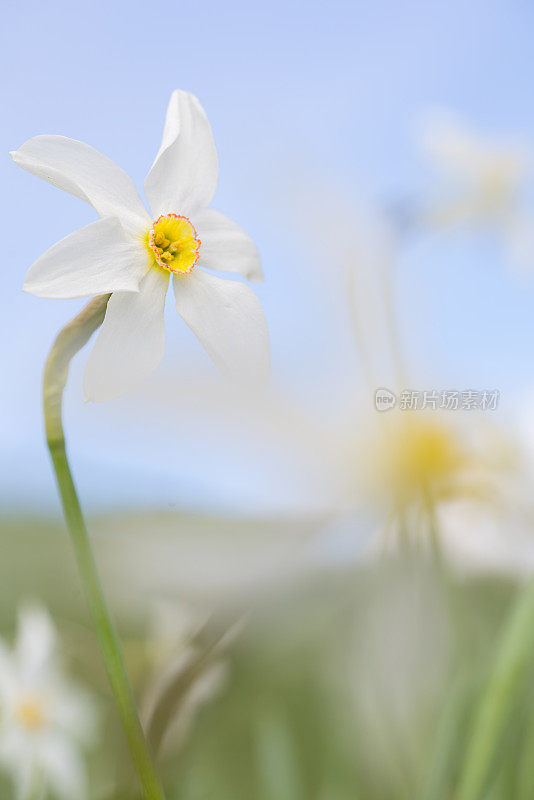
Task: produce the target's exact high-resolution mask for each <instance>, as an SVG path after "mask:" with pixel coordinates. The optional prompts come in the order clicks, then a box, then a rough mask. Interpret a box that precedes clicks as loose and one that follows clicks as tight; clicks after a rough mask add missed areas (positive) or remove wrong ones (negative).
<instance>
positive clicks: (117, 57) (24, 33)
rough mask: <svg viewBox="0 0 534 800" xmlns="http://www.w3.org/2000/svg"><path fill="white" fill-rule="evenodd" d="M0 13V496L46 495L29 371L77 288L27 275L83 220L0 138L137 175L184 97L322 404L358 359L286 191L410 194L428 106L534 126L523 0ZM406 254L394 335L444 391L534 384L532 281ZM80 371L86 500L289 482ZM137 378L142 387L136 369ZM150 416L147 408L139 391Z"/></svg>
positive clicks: (306, 381) (460, 247) (77, 436)
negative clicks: (54, 297) (214, 149)
mask: <svg viewBox="0 0 534 800" xmlns="http://www.w3.org/2000/svg"><path fill="white" fill-rule="evenodd" d="M3 23H4V24H3V26H2V28H3V30H2V33H1V37H2V42H1V47H0V61H1V62H2V63H1V70H0V74H1V75H2V84H3V85H2V92H3V104H2V106H3V109H4V117H3V124H2V126H1V129H0V140H1V143H2V148H1V151H2V152H3V153H4V156H3V157H2V158H0V170H1V172H2V186H3V187H4V191H3V192H2V195H1V197H0V205H1V212H2V213H1V220H2V223H1V224H2V226H3V232H2V241H3V243H4V246H3V249H2V252H3V266H2V275H3V282H2V293H1V300H0V302H1V317H0V318H1V321H2V322H1V329H2V337H1V338H0V360H1V365H2V384H3V385H2V389H3V390H2V393H1V397H0V403H1V409H0V411H1V417H0V436H1V437H2V440H3V447H2V450H3V452H4V453H5V455H6V457H5V459H3V463H2V465H1V466H0V507H6V508H7V507H10V506H12V505H15V506H17V507H28V506H35V507H46V508H49V509H55V508H56V499H55V493H54V487H53V482H52V479H51V476H50V471H49V467H48V463H47V459H46V454H45V452H44V447H43V444H42V438H41V418H40V396H39V391H40V379H41V371H42V365H43V362H44V359H45V357H46V354H47V351H48V349H49V346H50V343H51V341H52V339H53V336H54V335H55V333H56V331H57V330H58V329H59V328H60V327H61V326H62V324H64V322H65V321H66V320H67V319H68V318H69V317H70V316H72V315H73V314H74V313H75V312H76V310H77V309H78V308H79V307H80V306H81V302H80V301H45V300H40V299H37V298H33V297H31V296H29V295H25V294H24V293H22V292H21V290H20V287H21V284H22V281H23V277H24V274H25V271H26V269H27V267H28V266H29V265H30V264H31V263H32V262H33V261H34V260H35V259H36V258H37V257H38V256H39V255H40V254H41V253H42V252H43V251H44V250H45V249H46V248H47V247H49V246H50V245H52V244H53V243H54V242H55V241H57V240H58V239H60V238H61V237H63V236H65V235H67V234H68V233H70V232H71V231H73V230H74V229H76V228H79V227H81V226H83V225H85V224H87V223H88V222H90V221H91V220H92V219H93V218H94V214H93V212H92V209H91V208H89V207H88V206H86V205H85V204H84V203H82V202H81V201H79V200H76V199H75V198H72V197H70V196H69V195H66V194H64V193H61V192H60V191H58V190H55V189H54V188H53V187H51V186H49V185H48V184H46V183H44V182H42V181H39V180H38V179H36V178H34V177H33V176H31V175H29V174H27V173H24V172H23V171H22V170H20V169H18V168H16V167H15V166H14V165H13V164H12V163H11V160H10V158H9V157H8V155H7V152H8V151H9V150H11V149H14V148H16V147H17V146H19V145H20V144H22V142H23V141H25V140H26V139H27V138H29V137H31V136H33V135H36V134H39V133H61V134H64V135H67V136H71V137H73V138H76V139H81V140H83V141H86V142H88V143H90V144H92V145H93V146H95V147H96V148H98V149H100V150H101V151H102V152H104V153H105V154H106V155H108V156H110V157H111V158H113V159H115V160H116V161H117V162H118V163H119V164H120V165H121V166H122V167H124V168H125V169H126V170H127V171H128V172H129V173H130V174H131V175H132V177H133V178H134V180H135V181H136V183H137V185H138V186H142V181H143V178H144V175H145V174H146V171H147V169H148V167H149V166H150V164H151V161H152V159H153V156H154V155H155V152H156V151H157V149H158V146H159V140H160V136H161V129H162V124H163V119H164V113H165V108H166V104H167V101H168V97H169V95H170V93H171V91H172V90H173V89H174V88H177V87H180V88H184V89H188V90H190V91H192V92H194V93H195V94H196V95H197V96H198V97H199V98H200V99H201V101H202V103H203V105H204V107H205V108H206V110H207V113H208V116H209V118H210V121H211V124H212V127H213V130H214V134H215V139H216V143H217V146H218V150H219V158H220V164H221V172H220V184H219V189H218V191H217V195H216V198H215V203H214V205H215V206H216V207H218V208H220V209H221V210H223V211H225V212H227V213H228V214H230V215H231V216H232V217H233V218H235V219H236V220H238V221H239V222H240V224H242V226H243V227H244V228H245V229H246V230H248V232H249V233H250V234H251V235H252V236H253V237H254V238H255V239H256V241H257V242H258V244H259V247H260V251H261V253H262V257H263V262H264V269H265V273H266V276H267V281H266V283H265V284H264V285H262V286H261V287H259V289H258V293H259V295H260V297H261V299H262V302H263V303H264V307H265V310H266V314H267V317H268V322H269V326H270V331H271V339H272V360H273V375H274V380H275V382H276V384H277V385H280V386H286V387H288V391H290V392H292V393H294V394H297V395H299V394H300V395H301V396H306V395H314V394H317V395H321V396H322V397H324V398H326V402H327V401H328V399H329V395H332V397H333V396H335V395H336V393H338V392H340V391H342V387H343V386H344V384H345V383H346V381H347V375H348V374H349V373H351V372H352V370H353V364H354V357H353V354H352V352H351V344H350V337H349V336H348V335H346V332H344V331H342V330H341V324H340V322H339V319H338V314H337V313H336V310H335V308H333V307H331V306H330V305H329V293H328V275H329V273H330V272H331V270H332V265H330V264H323V265H321V266H322V269H323V271H321V268H320V267H319V268H318V267H317V265H316V264H314V263H312V262H313V258H310V251H311V250H312V249H313V243H310V241H309V232H308V234H307V233H306V230H303V228H302V226H301V225H300V224H299V223H298V220H299V211H300V209H299V207H298V206H299V204H300V203H301V201H302V197H301V191H302V189H301V187H303V186H306V187H313V189H314V190H316V191H317V197H318V198H319V199H320V202H323V203H324V204H325V206H328V204H329V201H330V195H329V192H330V191H331V190H330V189H328V188H325V187H331V186H332V185H339V186H340V187H341V188H342V191H343V192H344V193H346V194H347V195H349V196H353V197H354V199H355V200H356V201H358V202H366V201H370V202H373V203H376V202H381V201H385V202H387V201H389V200H391V199H397V198H398V197H403V196H405V195H411V194H412V193H413V192H417V191H418V189H419V187H421V186H422V185H424V182H425V172H424V169H423V166H422V163H421V161H420V160H419V158H418V157H417V154H416V152H415V150H414V147H413V141H412V133H413V125H414V119H415V118H416V117H417V115H418V114H419V113H420V112H421V111H422V110H423V109H425V108H427V107H429V106H435V105H440V106H445V107H449V108H451V109H453V110H455V111H457V112H458V113H460V114H461V115H463V116H464V117H466V118H467V119H468V120H471V121H472V122H473V123H474V124H475V125H477V126H478V127H480V128H481V129H482V130H487V131H488V133H490V134H496V135H499V134H508V133H511V134H519V135H520V136H522V137H523V138H524V139H525V141H526V142H527V143H531V142H534V103H533V99H532V75H533V67H534V55H533V51H532V30H533V29H534V6H533V5H532V4H531V3H528V2H518V1H517V0H511V1H508V2H504V1H503V2H482V0H472V2H470V3H465V2H460V0H449V1H448V2H434V3H428V2H402V1H401V2H398V1H395V0H389V1H388V2H375V3H371V2H367V3H360V2H336V1H335V0H334V2H330V3H328V4H326V3H318V2H301V1H300V0H299V1H298V2H285V3H282V2H272V3H267V4H261V5H260V4H255V3H247V2H235V1H233V2H225V3H220V2H211V1H210V2H205V1H204V2H203V0H196V2H181V3H171V2H166V1H165V0H163V2H159V3H157V4H148V3H139V2H136V0H132V2H128V3H126V2H107V3H103V2H91V3H63V2H54V1H53V0H52V2H50V3H48V4H45V3H42V2H34V0H30V2H26V3H24V4H22V3H18V2H12V1H8V2H7V3H6V4H5V5H4V10H3ZM402 269H403V275H402V279H401V280H400V284H401V287H402V288H401V293H400V294H401V302H402V315H401V316H402V320H403V334H404V339H405V341H406V344H407V346H408V347H409V349H410V352H411V353H412V357H411V360H412V367H413V369H414V371H415V375H416V376H418V375H419V374H420V375H424V376H425V379H426V377H427V376H429V375H430V376H431V377H432V379H435V382H436V384H437V385H438V386H444V385H447V386H448V385H450V386H453V387H454V386H457V385H462V384H464V385H468V384H470V385H472V386H481V387H484V386H496V387H498V388H500V389H501V392H502V395H503V398H504V400H503V402H504V404H505V407H507V408H508V410H509V411H511V410H512V408H513V404H514V403H515V402H516V399H517V397H520V396H521V395H522V393H524V392H525V391H527V390H528V389H529V388H530V387H531V386H532V385H533V383H534V381H533V377H532V360H533V359H532V342H533V341H534V335H533V334H534V323H533V321H532V320H533V315H532V310H531V309H532V305H533V301H534V282H532V283H528V282H527V283H526V284H525V283H520V282H517V281H514V280H513V279H511V277H510V274H509V273H508V272H507V271H506V269H505V268H504V267H503V264H502V261H501V259H500V257H499V254H498V251H497V250H496V248H495V247H494V246H493V243H492V242H491V241H490V240H488V239H487V238H485V237H480V236H479V237H467V238H463V239H459V238H458V237H451V238H449V239H447V240H443V239H441V240H439V241H436V240H433V239H428V238H427V239H425V240H422V241H421V242H419V243H418V244H416V245H415V246H412V247H411V249H410V252H409V253H407V254H406V256H405V258H404V259H403V262H402ZM172 312H173V309H172V307H169V308H168V309H167V315H168V318H169V327H168V349H167V350H168V351H167V355H166V359H165V362H164V365H163V366H162V368H161V369H162V371H163V372H162V373H161V374H164V375H171V374H172V375H174V376H175V377H176V380H177V386H178V387H179V378H180V376H183V380H184V382H187V381H188V379H189V375H190V374H191V373H192V372H194V371H195V370H196V369H197V368H199V365H200V368H202V369H204V368H205V369H209V366H208V365H207V362H206V359H205V356H204V354H203V352H202V351H201V349H200V346H199V345H198V343H197V342H196V341H195V340H194V339H193V337H192V335H190V333H189V331H187V330H186V329H185V326H183V325H181V324H180V322H179V320H178V319H175V317H174V316H173V313H172ZM82 367H83V356H81V357H80V358H79V359H78V360H77V362H76V363H75V365H74V368H73V371H72V381H71V385H70V387H69V393H68V402H67V415H68V429H69V435H70V438H71V449H72V452H73V457H74V460H75V462H76V466H77V470H78V472H79V476H80V483H81V485H82V488H83V492H84V496H85V497H86V501H87V504H88V505H89V506H90V507H94V508H97V507H114V506H120V505H124V504H125V503H134V502H140V503H142V504H147V503H154V504H163V505H168V504H170V503H178V504H181V503H186V504H187V503H191V504H197V505H199V504H201V505H202V504H203V505H210V504H211V505H213V506H214V507H218V506H224V507H227V508H233V507H240V506H241V507H243V506H247V507H250V508H253V507H254V503H255V502H256V501H258V503H259V504H260V502H261V503H263V504H264V505H265V503H266V501H267V499H268V498H269V495H270V493H271V494H272V495H273V497H274V495H276V494H277V496H278V498H280V497H281V496H282V495H283V489H284V484H285V481H284V480H283V479H282V478H280V471H279V470H278V471H277V470H276V469H275V468H274V467H273V466H272V465H268V466H266V465H265V464H263V465H261V466H260V467H257V468H251V467H250V463H248V462H249V461H250V460H252V455H251V454H250V453H247V448H246V447H244V446H243V447H242V448H241V451H242V452H233V449H232V448H230V450H231V451H232V452H229V450H228V448H227V447H226V446H225V448H223V451H221V449H220V448H221V445H220V438H221V437H220V436H218V438H217V441H213V442H212V443H211V444H210V441H209V436H207V434H206V431H204V436H203V444H202V447H200V448H199V447H197V446H196V445H195V436H196V435H197V433H198V427H195V426H189V425H188V424H187V420H185V421H184V420H183V419H181V420H178V419H175V418H173V416H172V411H171V412H170V414H169V426H170V427H172V430H173V432H172V436H170V437H169V440H168V441H167V440H165V439H164V437H161V439H158V441H157V442H154V441H150V439H149V437H147V436H143V431H142V430H141V431H140V432H137V430H136V429H137V424H136V419H135V415H133V414H132V413H131V408H132V407H135V408H137V409H141V408H142V403H141V402H137V401H136V398H135V397H134V398H133V399H132V398H130V399H127V400H125V401H117V402H116V403H110V404H108V405H106V406H99V407H89V406H84V405H83V403H82V401H81V385H80V376H81V369H82ZM155 380H156V381H157V378H156V379H155ZM154 386H156V383H155V384H154ZM143 391H146V392H148V395H149V396H150V385H149V386H148V387H147V389H146V390H143ZM141 396H143V397H145V395H139V398H140V397H141ZM139 398H138V399H137V400H139ZM132 403H133V406H132ZM136 403H137V404H136ZM170 405H171V407H172V397H171V398H170ZM145 413H146V414H147V415H149V414H150V413H153V411H152V410H151V405H150V403H149V402H148V401H147V407H146V411H145ZM193 431H194V432H193ZM218 433H219V434H220V431H219V432H218ZM136 437H139V438H138V439H137V438H136ZM206 439H207V441H206ZM137 441H139V446H136V442H137ZM177 443H179V447H177ZM237 449H239V448H237ZM202 459H207V460H208V461H209V464H210V470H206V469H205V468H204V462H203V461H202ZM276 475H278V479H276ZM169 487H172V488H169ZM286 488H287V487H286ZM273 502H274V500H273ZM280 502H282V504H283V501H280ZM247 504H248V505H247Z"/></svg>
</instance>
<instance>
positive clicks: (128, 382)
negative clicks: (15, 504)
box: [11, 91, 269, 400]
mask: <svg viewBox="0 0 534 800" xmlns="http://www.w3.org/2000/svg"><path fill="white" fill-rule="evenodd" d="M11 155H12V156H13V160H14V161H15V162H16V163H17V164H18V165H19V166H21V167H23V168H24V169H26V170H28V171H29V172H32V173H33V174H34V175H38V176H39V177H41V178H44V179H45V180H47V181H49V182H50V183H53V184H54V185H55V186H58V187H59V188H61V189H65V191H68V192H71V194H74V195H76V196H77V197H80V198H82V199H83V200H86V201H87V202H88V203H90V204H91V205H92V206H93V207H94V208H95V210H96V211H97V212H98V214H99V216H100V217H101V219H100V220H99V221H97V222H93V223H91V224H90V225H87V226H86V227H85V228H82V230H80V231H78V232H77V233H73V234H71V235H70V236H67V237H66V238H65V239H63V240H62V241H60V242H59V243H58V244H56V245H54V246H53V247H51V248H50V250H48V251H47V252H46V253H45V254H44V255H43V256H42V257H41V258H40V259H38V261H36V262H35V264H34V265H33V266H32V267H31V268H30V270H29V272H28V275H27V277H26V282H25V284H24V289H25V290H26V291H28V292H30V293H32V294H35V295H39V296H40V297H56V298H57V297H65V298H69V297H85V296H92V295H99V294H107V293H109V292H112V296H111V298H110V300H109V303H108V306H107V311H106V317H105V320H104V323H103V325H102V329H101V331H100V333H99V335H98V338H97V340H96V343H95V346H94V348H93V351H92V353H91V355H90V357H89V361H88V364H87V367H86V371H85V378H84V388H85V394H86V397H87V399H90V400H107V399H110V398H113V397H116V396H118V395H120V394H122V393H123V392H125V391H127V390H128V389H130V388H131V387H133V386H134V385H135V384H137V383H138V382H139V381H141V380H142V379H143V378H144V377H146V376H147V375H148V374H150V373H151V372H152V371H153V370H154V369H155V368H156V366H157V365H158V364H159V362H160V361H161V359H162V357H163V351H164V343H165V330H164V322H163V309H164V303H165V296H166V292H167V287H168V284H169V279H170V278H171V277H172V279H173V285H174V293H175V298H176V307H177V309H178V313H179V314H180V315H181V317H182V318H183V319H184V320H185V322H186V323H187V325H188V326H189V327H190V328H191V330H192V331H193V333H195V335H196V336H197V337H198V339H199V340H200V342H201V343H202V344H203V346H204V347H205V349H206V350H207V352H208V354H209V355H210V356H211V358H212V359H213V360H214V361H215V363H216V364H217V365H218V366H219V367H220V368H221V369H222V370H223V371H224V372H227V373H231V374H233V375H235V374H239V375H243V376H244V377H247V378H253V379H262V378H264V377H265V376H266V375H267V373H268V369H269V346H268V333H267V326H266V322H265V317H264V314H263V310H262V308H261V305H260V302H259V300H258V299H257V297H256V295H255V294H254V293H253V292H252V290H251V289H250V288H249V287H248V286H246V285H245V284H244V283H242V282H238V281H234V280H225V279H221V278H219V277H217V276H215V275H213V274H211V273H210V272H209V271H206V269H207V270H220V271H228V272H233V273H240V274H241V275H243V276H245V277H246V278H249V279H251V280H254V279H256V280H257V279H261V277H262V275H261V267H260V263H259V258H258V253H257V250H256V247H255V245H254V244H253V242H252V241H251V240H250V239H249V237H248V236H247V235H246V234H245V233H244V232H243V231H242V230H241V228H239V227H238V226H237V225H236V224H235V223H234V222H232V221H231V220H230V219H229V218H228V217H226V216H225V215H224V214H222V213H221V212H220V211H215V210H213V209H210V208H207V206H208V205H209V203H210V202H211V200H212V198H213V195H214V193H215V188H216V185H217V177H218V161H217V152H216V150H215V144H214V141H213V136H212V132H211V128H210V125H209V122H208V119H207V117H206V114H205V112H204V110H203V109H202V107H201V105H200V103H199V102H198V100H197V99H196V97H194V96H193V95H191V94H189V93H188V92H183V91H175V92H174V93H173V94H172V96H171V99H170V103H169V107H168V110H167V118H166V122H165V128H164V131H163V140H162V143H161V147H160V149H159V152H158V154H157V155H156V159H155V161H154V163H153V165H152V167H151V169H150V172H149V173H148V176H147V178H146V180H145V193H146V197H147V200H148V203H149V205H150V209H151V213H150V214H149V213H148V212H147V210H146V209H145V207H144V205H143V202H142V201H141V199H140V197H139V195H138V193H137V190H136V188H135V186H134V184H133V182H132V181H131V180H130V178H129V177H128V176H127V175H126V173H125V172H124V171H123V170H122V169H121V168H120V167H118V166H117V165H116V164H114V163H113V161H111V160H110V159H109V158H107V157H106V156H104V155H102V154H101V153H99V152H98V151H97V150H94V149H93V148H92V147H90V146H89V145H87V144H83V143H82V142H78V141H74V140H72V139H67V138H65V137H62V136H37V137H35V138H34V139H30V140H29V141H27V142H26V143H25V144H23V145H22V147H21V148H20V149H19V150H16V151H15V152H13V153H12V154H11Z"/></svg>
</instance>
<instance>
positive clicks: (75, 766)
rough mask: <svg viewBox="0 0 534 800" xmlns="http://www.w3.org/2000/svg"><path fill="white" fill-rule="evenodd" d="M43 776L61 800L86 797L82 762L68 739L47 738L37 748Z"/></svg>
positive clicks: (74, 799) (76, 799)
mask: <svg viewBox="0 0 534 800" xmlns="http://www.w3.org/2000/svg"><path fill="white" fill-rule="evenodd" d="M39 762H40V767H41V769H42V772H43V774H44V775H45V776H46V780H47V782H48V783H49V784H50V788H51V789H52V791H53V794H54V796H56V797H58V798H61V800H81V799H82V798H84V797H86V796H87V784H86V776H85V770H84V767H83V763H82V760H81V758H80V756H79V755H78V752H77V750H76V748H75V747H74V746H73V745H72V744H71V743H70V742H69V740H68V739H66V738H63V737H60V736H49V737H47V738H46V739H45V740H44V741H43V742H42V744H41V747H40V748H39Z"/></svg>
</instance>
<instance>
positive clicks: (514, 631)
mask: <svg viewBox="0 0 534 800" xmlns="http://www.w3.org/2000/svg"><path fill="white" fill-rule="evenodd" d="M533 655H534V582H532V581H531V582H530V583H529V584H527V586H525V588H524V589H523V590H522V591H521V593H520V595H519V598H518V599H517V602H516V604H515V605H514V608H513V609H512V614H511V616H510V619H509V621H508V624H507V626H506V628H505V631H504V635H503V638H502V640H501V643H500V647H499V650H498V652H497V658H496V661H495V664H494V665H493V669H492V671H491V674H490V677H489V680H488V683H487V686H486V688H485V691H484V693H483V695H482V698H481V701H480V704H479V707H478V712H477V714H476V717H475V720H474V727H473V732H472V736H471V741H470V744H469V747H468V748H467V752H466V757H465V763H464V769H463V773H462V775H461V780H460V786H459V791H458V795H457V800H479V799H480V798H481V797H482V796H483V792H484V790H485V788H486V784H487V781H488V779H489V775H490V771H491V768H492V766H493V764H494V761H495V755H496V753H497V749H498V747H499V744H500V741H501V737H502V735H503V733H504V731H505V729H506V726H507V723H508V722H509V719H510V715H511V713H512V711H513V709H514V706H515V704H516V703H517V701H518V698H519V694H520V692H521V690H522V688H523V684H524V680H525V676H526V673H527V669H528V666H529V664H530V663H531V661H532V657H533Z"/></svg>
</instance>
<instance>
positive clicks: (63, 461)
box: [43, 295, 164, 800]
mask: <svg viewBox="0 0 534 800" xmlns="http://www.w3.org/2000/svg"><path fill="white" fill-rule="evenodd" d="M108 300H109V295H103V296H100V297H95V298H94V300H92V301H91V302H90V303H88V305H87V306H86V307H85V308H84V309H83V310H82V311H81V312H80V314H78V316H77V317H75V318H74V319H73V320H72V321H71V322H69V323H68V324H67V325H66V326H65V327H64V328H63V330H62V331H61V332H60V333H59V335H58V337H57V339H56V341H55V342H54V346H53V347H52V350H51V352H50V355H49V356H48V359H47V362H46V366H45V371H44V380H43V407H44V418H45V429H46V440H47V443H48V448H49V450H50V455H51V457H52V464H53V466H54V470H55V473H56V479H57V484H58V488H59V494H60V496H61V502H62V505H63V513H64V515H65V521H66V523H67V528H68V530H69V533H70V536H71V540H72V544H73V547H74V553H75V556H76V561H77V564H78V570H79V573H80V578H81V582H82V586H83V590H84V593H85V597H86V600H87V604H88V606H89V610H90V613H91V617H92V620H93V624H94V627H95V631H96V634H97V636H98V639H99V642H100V647H101V650H102V655H103V657H104V662H105V665H106V670H107V674H108V678H109V682H110V685H111V690H112V692H113V697H114V698H115V703H116V705H117V710H118V712H119V716H120V719H121V723H122V727H123V729H124V733H125V736H126V740H127V742H128V747H129V749H130V754H131V757H132V761H133V764H134V767H135V769H136V771H137V775H138V777H139V780H140V782H141V785H142V787H143V790H144V795H145V798H146V800H164V794H163V789H162V787H161V784H160V781H159V779H158V777H157V775H156V771H155V769H154V765H153V761H152V757H151V755H150V752H149V750H148V746H147V743H146V740H145V736H144V733H143V729H142V727H141V723H140V721H139V716H138V714H137V710H136V707H135V701H134V698H133V693H132V690H131V688H130V683H129V681H128V675H127V672H126V667H125V664H124V658H123V655H122V651H121V645H120V642H119V639H118V636H117V633H116V631H115V627H114V625H113V622H112V619H111V616H110V613H109V611H108V608H107V605H106V600H105V598H104V593H103V591H102V587H101V586H100V581H99V578H98V572H97V567H96V563H95V560H94V556H93V552H92V549H91V543H90V540H89V536H88V534H87V528H86V526H85V521H84V518H83V514H82V510H81V507H80V502H79V500H78V496H77V494H76V488H75V485H74V481H73V479H72V474H71V471H70V467H69V462H68V458H67V452H66V447H65V437H64V433H63V425H62V421H61V406H62V399H63V390H64V388H65V384H66V382H67V377H68V371H69V364H70V361H71V359H72V357H73V356H74V355H75V354H76V353H77V352H78V350H80V349H81V348H82V347H83V346H84V344H86V342H87V341H88V339H89V337H90V336H91V334H92V333H93V332H94V331H95V330H96V329H97V328H98V327H99V326H100V325H101V324H102V322H103V319H104V315H105V313H106V306H107V302H108Z"/></svg>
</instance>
